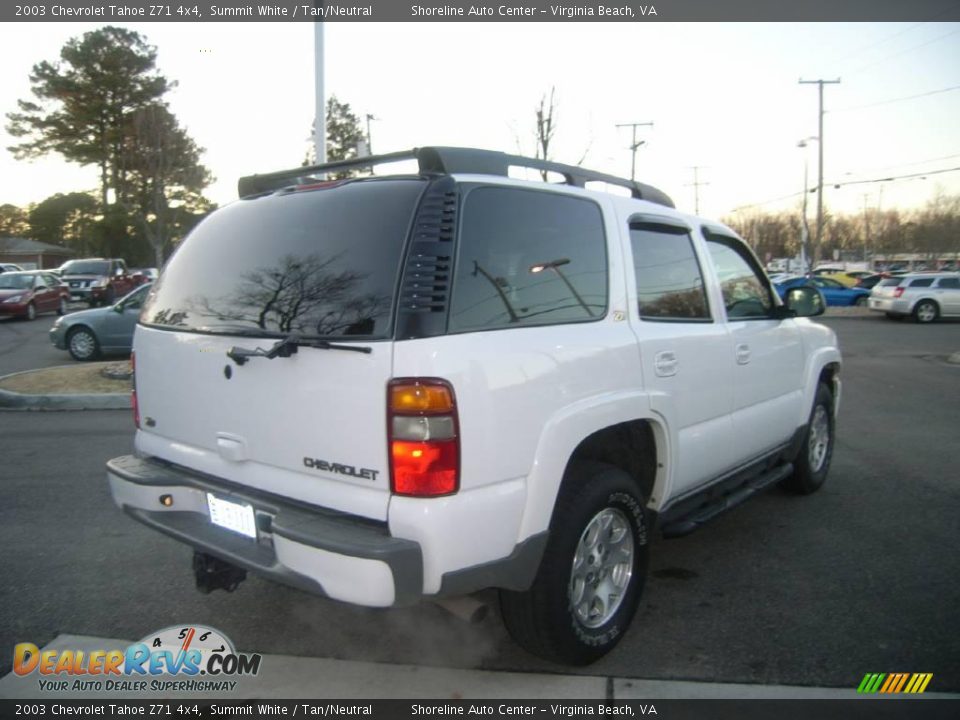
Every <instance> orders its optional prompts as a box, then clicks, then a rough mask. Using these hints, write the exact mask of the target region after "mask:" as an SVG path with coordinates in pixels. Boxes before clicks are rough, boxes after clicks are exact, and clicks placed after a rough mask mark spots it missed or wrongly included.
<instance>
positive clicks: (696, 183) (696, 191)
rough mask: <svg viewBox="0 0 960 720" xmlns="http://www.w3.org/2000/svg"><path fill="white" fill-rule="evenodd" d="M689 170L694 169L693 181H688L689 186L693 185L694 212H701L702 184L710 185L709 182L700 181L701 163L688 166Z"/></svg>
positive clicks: (695, 213) (697, 213)
mask: <svg viewBox="0 0 960 720" xmlns="http://www.w3.org/2000/svg"><path fill="white" fill-rule="evenodd" d="M687 169H688V170H693V182H692V183H687V187H691V186H692V187H693V214H694V215H699V214H700V186H701V185H709V184H710V183H708V182H700V170H701V169H702V166H701V165H693V166H692V167H689V168H687Z"/></svg>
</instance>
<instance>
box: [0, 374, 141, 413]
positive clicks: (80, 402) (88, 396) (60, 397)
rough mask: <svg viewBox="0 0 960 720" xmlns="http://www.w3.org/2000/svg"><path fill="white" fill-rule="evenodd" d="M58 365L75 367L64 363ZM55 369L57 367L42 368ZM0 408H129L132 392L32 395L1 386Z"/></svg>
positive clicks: (6, 376)
mask: <svg viewBox="0 0 960 720" xmlns="http://www.w3.org/2000/svg"><path fill="white" fill-rule="evenodd" d="M58 367H73V365H62V366H58ZM42 369H44V370H53V369H56V368H42ZM33 372H36V370H24V371H22V372H15V373H10V374H9V375H3V376H2V377H0V380H6V379H7V378H10V377H16V376H17V375H26V374H27V373H33ZM0 408H5V409H13V410H129V409H130V393H62V394H50V395H31V394H26V393H18V392H13V391H12V390H4V389H2V388H0Z"/></svg>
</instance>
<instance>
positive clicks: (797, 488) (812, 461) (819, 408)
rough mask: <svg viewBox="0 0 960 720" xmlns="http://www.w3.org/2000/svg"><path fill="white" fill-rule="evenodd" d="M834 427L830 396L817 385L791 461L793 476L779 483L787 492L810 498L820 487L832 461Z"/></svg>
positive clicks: (831, 395) (821, 385) (828, 391)
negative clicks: (795, 454) (797, 451)
mask: <svg viewBox="0 0 960 720" xmlns="http://www.w3.org/2000/svg"><path fill="white" fill-rule="evenodd" d="M834 428H835V424H834V417H833V393H832V392H830V388H828V387H827V386H826V385H825V384H823V383H821V384H820V385H819V386H818V387H817V394H816V396H815V397H814V400H813V410H811V411H810V420H809V421H808V422H807V431H806V432H805V433H804V436H803V445H802V446H801V447H800V452H799V453H798V454H797V457H796V459H795V460H794V461H793V464H794V470H793V474H792V475H791V476H790V477H788V478H787V479H786V480H784V481H783V486H784V487H785V488H786V489H787V490H789V491H791V492H793V493H796V494H798V495H810V494H811V493H814V492H816V491H817V490H819V489H820V488H821V487H822V486H823V483H824V481H825V480H826V479H827V473H828V472H829V471H830V461H831V459H832V458H833V445H834V436H835V432H834Z"/></svg>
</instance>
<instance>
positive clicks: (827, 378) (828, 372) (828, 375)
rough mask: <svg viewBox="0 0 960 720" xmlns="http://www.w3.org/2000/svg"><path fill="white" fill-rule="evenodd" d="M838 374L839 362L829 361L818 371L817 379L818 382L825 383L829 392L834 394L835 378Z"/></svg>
mask: <svg viewBox="0 0 960 720" xmlns="http://www.w3.org/2000/svg"><path fill="white" fill-rule="evenodd" d="M839 375H840V363H830V364H829V365H825V366H824V368H823V370H821V371H820V378H819V379H818V384H821V385H826V386H827V387H828V388H830V392H831V393H833V394H834V395H836V380H837V376H839Z"/></svg>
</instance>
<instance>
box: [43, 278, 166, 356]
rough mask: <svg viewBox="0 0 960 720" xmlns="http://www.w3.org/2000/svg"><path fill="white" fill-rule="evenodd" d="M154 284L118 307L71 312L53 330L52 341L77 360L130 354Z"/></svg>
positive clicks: (122, 300) (117, 304)
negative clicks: (135, 333) (139, 320)
mask: <svg viewBox="0 0 960 720" xmlns="http://www.w3.org/2000/svg"><path fill="white" fill-rule="evenodd" d="M149 292H150V284H146V285H141V286H140V287H138V288H137V289H136V290H134V291H133V292H132V293H130V294H129V295H127V296H126V297H124V298H123V299H121V300H120V301H119V302H117V303H116V304H114V305H110V306H109V307H102V308H92V309H90V310H81V311H80V312H75V313H70V314H69V315H65V316H64V317H61V318H58V319H57V321H56V322H55V323H54V324H53V327H52V328H50V342H52V343H53V344H54V346H55V347H56V348H58V349H60V350H66V351H67V352H69V353H70V357H72V358H73V359H74V360H81V361H83V360H96V359H97V358H99V357H100V356H101V355H119V354H124V355H129V354H130V349H131V348H132V347H133V331H134V330H135V329H136V327H137V318H138V317H139V315H140V307H141V305H142V304H143V300H144V298H146V296H147V293H149Z"/></svg>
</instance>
